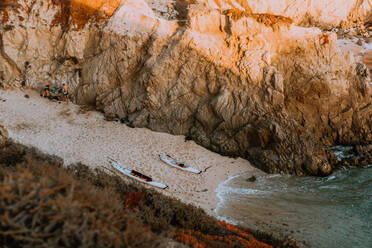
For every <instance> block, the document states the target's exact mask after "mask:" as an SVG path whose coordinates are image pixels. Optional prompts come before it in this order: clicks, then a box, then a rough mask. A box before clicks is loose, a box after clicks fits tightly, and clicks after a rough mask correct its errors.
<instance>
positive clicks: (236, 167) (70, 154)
mask: <svg viewBox="0 0 372 248" xmlns="http://www.w3.org/2000/svg"><path fill="white" fill-rule="evenodd" d="M25 94H28V95H29V98H26V97H25ZM0 123H2V124H3V125H4V126H5V127H6V128H7V129H8V131H9V134H10V137H11V138H13V139H14V140H15V141H16V142H19V143H21V144H25V145H29V146H34V147H36V148H38V149H40V150H41V151H42V152H44V153H47V154H51V155H56V156H59V157H61V158H63V159H64V163H65V165H69V164H72V163H77V162H82V163H84V164H86V165H88V166H90V167H92V168H95V167H100V166H108V164H107V161H106V160H105V158H104V155H109V156H111V157H113V158H115V159H116V160H118V161H119V162H120V163H121V164H122V165H123V166H125V167H127V168H132V169H135V170H138V171H140V172H143V173H145V174H147V175H150V176H152V177H153V179H154V180H157V181H161V182H163V183H165V184H167V185H168V186H169V188H168V189H166V190H159V191H161V192H163V193H164V194H166V195H169V196H172V197H176V198H178V199H180V200H182V201H183V202H186V203H192V204H194V205H196V206H199V207H201V208H203V209H205V210H206V211H207V212H208V213H209V214H214V212H213V210H214V209H215V207H216V205H217V203H218V198H217V196H216V192H215V189H216V188H217V186H218V184H219V183H221V182H223V181H224V180H226V179H227V178H228V177H229V176H232V175H234V174H237V173H242V172H248V173H249V174H261V173H262V172H261V171H259V170H258V169H256V168H254V167H253V166H252V165H251V164H250V163H249V162H248V161H246V160H243V159H241V158H238V159H234V158H228V157H224V156H221V155H219V154H216V153H213V152H211V151H208V150H207V149H205V148H203V147H201V146H199V145H197V144H195V142H193V141H187V142H185V138H184V136H173V135H169V134H165V133H158V132H153V131H150V130H148V129H143V128H130V127H127V126H126V125H124V124H121V123H120V122H113V121H106V120H105V119H104V116H103V114H101V113H99V112H96V111H86V110H84V109H82V108H81V107H80V106H77V105H74V104H72V103H69V104H67V103H65V102H60V103H59V102H52V101H49V100H47V99H44V98H41V97H40V96H39V95H38V94H37V92H35V91H32V90H26V91H20V90H1V91H0ZM158 154H169V155H171V156H172V157H174V158H177V159H179V160H181V161H184V162H186V163H188V164H189V165H191V166H193V167H195V168H197V169H199V170H202V171H204V170H205V169H207V168H208V169H207V170H206V172H203V173H202V174H200V175H197V174H192V173H187V172H183V171H181V170H177V169H176V168H172V167H170V166H168V165H166V164H164V163H163V162H161V161H160V160H159V158H158ZM123 180H132V179H128V178H126V177H123Z"/></svg>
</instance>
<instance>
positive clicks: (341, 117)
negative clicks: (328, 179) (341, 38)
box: [0, 0, 372, 175]
mask: <svg viewBox="0 0 372 248" xmlns="http://www.w3.org/2000/svg"><path fill="white" fill-rule="evenodd" d="M247 2H248V1H242V0H241V1H218V0H213V1H212V0H206V1H186V0H182V1H181V0H178V1H169V0H164V1H150V0H148V1H144V0H124V1H122V3H120V2H119V1H104V0H102V1H82V0H81V1H67V2H66V1H61V2H59V1H41V0H40V1H39V0H36V1H27V0H25V1H18V4H19V5H18V7H17V6H15V7H13V8H10V7H8V8H7V9H6V11H3V23H2V25H1V29H2V30H3V31H2V32H1V35H0V52H1V56H0V79H1V80H2V83H3V84H15V85H26V86H32V87H35V88H37V87H40V86H41V85H43V84H44V83H45V81H46V80H48V81H51V82H53V83H56V84H61V83H62V82H66V83H67V84H68V85H69V86H70V89H71V91H72V92H73V98H74V101H76V102H77V103H79V104H92V105H95V106H96V107H97V108H98V109H100V110H102V111H104V112H105V113H106V114H107V115H111V116H117V117H120V118H127V119H128V120H129V121H130V122H131V123H132V124H133V125H135V126H137V127H148V128H150V129H153V130H156V131H163V132H169V133H172V134H184V135H188V136H191V137H192V138H193V139H194V140H195V141H196V142H198V143H199V144H201V145H203V146H205V147H208V148H209V149H212V150H214V151H217V152H219V153H223V154H226V155H231V156H242V157H244V158H247V159H249V160H250V161H251V162H252V163H253V164H255V165H256V166H258V167H260V168H261V169H263V170H265V171H267V172H272V173H277V172H285V173H296V174H300V175H301V174H312V175H324V174H328V173H330V172H331V170H332V168H333V167H332V165H331V164H330V163H329V161H328V156H327V152H326V151H325V150H324V148H323V146H324V145H332V144H336V143H337V144H359V145H364V144H370V143H371V142H372V132H371V131H372V130H371V129H372V101H371V97H370V95H369V93H368V91H369V71H368V69H367V68H366V67H365V66H364V65H363V64H360V63H357V62H356V61H355V59H354V57H353V56H351V54H350V53H346V52H342V51H341V50H340V49H339V48H338V46H337V42H336V41H337V37H336V35H335V34H334V33H331V32H322V31H321V30H320V29H317V28H304V27H299V26H296V25H295V24H301V23H304V22H305V21H304V20H305V19H306V18H310V19H311V20H313V21H314V20H315V21H316V22H318V23H323V24H324V23H325V24H327V25H341V24H342V25H345V23H348V22H350V21H352V20H353V17H355V13H358V15H357V17H358V18H360V17H365V16H366V15H367V10H370V7H369V1H344V0H334V1H327V3H325V2H324V1H289V0H287V1H285V0H283V1H249V4H247ZM263 2H265V3H263ZM279 2H280V3H279ZM269 3H270V4H269ZM341 5H342V6H343V7H342V8H337V9H336V8H335V7H336V6H337V7H339V6H341ZM283 6H286V8H284V7H283ZM300 7H304V8H300ZM320 10H323V11H320ZM263 13H264V14H263ZM327 13H328V14H327ZM310 19H309V20H310Z"/></svg>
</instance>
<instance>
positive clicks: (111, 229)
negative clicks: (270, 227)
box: [0, 139, 297, 248]
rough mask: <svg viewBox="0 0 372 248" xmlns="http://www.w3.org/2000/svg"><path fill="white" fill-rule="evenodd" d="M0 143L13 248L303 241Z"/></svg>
mask: <svg viewBox="0 0 372 248" xmlns="http://www.w3.org/2000/svg"><path fill="white" fill-rule="evenodd" d="M1 144H2V145H1V147H0V243H1V244H3V245H5V246H6V247H34V246H40V247H44V246H49V247H50V246H53V247H56V246H64V247H92V246H95V247H166V246H167V244H169V243H175V244H177V243H178V244H179V245H181V243H183V244H185V245H187V246H189V247H265V248H266V247H296V246H297V244H296V242H295V241H294V240H292V239H285V240H284V239H283V240H280V239H276V238H274V237H272V236H271V235H268V234H265V233H262V232H259V231H253V230H248V229H243V228H241V227H237V226H233V225H229V224H227V223H225V222H222V221H217V220H216V219H215V218H213V217H210V216H208V215H206V214H205V212H204V211H203V210H202V209H200V208H196V207H194V206H192V205H187V204H184V203H181V202H180V201H179V200H175V199H172V198H170V197H167V196H164V195H162V194H160V193H158V192H156V191H154V190H152V189H147V188H144V187H142V186H140V185H138V184H134V183H127V182H125V181H123V180H122V179H121V178H120V177H119V176H116V175H109V174H107V173H105V172H104V171H102V170H100V169H96V170H94V171H93V170H91V169H89V168H88V167H87V166H85V165H83V164H76V165H72V166H69V167H67V168H66V167H64V166H63V161H62V159H60V158H57V157H53V156H48V155H44V154H42V153H40V152H39V151H38V150H36V149H34V148H29V147H26V146H23V145H20V144H16V143H14V142H12V141H11V140H9V139H6V140H5V141H4V142H2V143H1Z"/></svg>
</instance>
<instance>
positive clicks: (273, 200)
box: [216, 166, 372, 248]
mask: <svg viewBox="0 0 372 248" xmlns="http://www.w3.org/2000/svg"><path fill="white" fill-rule="evenodd" d="M249 176H250V175H247V174H241V175H236V176H234V177H231V178H229V179H228V180H227V181H225V182H224V183H222V184H220V185H219V187H218V189H217V195H218V197H219V198H220V203H219V205H218V207H217V209H216V213H217V215H218V216H219V217H220V219H223V220H227V221H229V222H231V223H235V224H240V225H242V226H246V227H250V228H254V229H259V230H262V231H266V232H272V233H274V234H276V235H278V234H279V235H283V236H292V237H294V238H295V239H296V240H297V241H299V242H301V243H302V244H303V245H304V247H314V248H321V247H330V248H331V247H337V248H343V247H345V248H346V247H347V248H350V247H358V248H371V247H372V166H369V167H366V168H348V169H343V170H339V171H337V172H334V173H333V174H332V175H330V176H328V177H323V178H319V177H298V176H284V175H265V176H257V180H256V181H255V182H249V181H248V180H247V178H249Z"/></svg>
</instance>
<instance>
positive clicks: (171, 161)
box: [159, 155, 201, 174]
mask: <svg viewBox="0 0 372 248" xmlns="http://www.w3.org/2000/svg"><path fill="white" fill-rule="evenodd" d="M159 158H160V159H161V160H162V161H163V162H164V163H166V164H168V165H170V166H173V167H176V168H177V169H180V170H184V171H189V172H193V173H197V174H200V173H201V171H200V170H197V169H195V168H193V167H191V166H189V165H187V164H184V163H181V162H179V161H177V160H174V159H173V158H171V157H169V156H163V155H159Z"/></svg>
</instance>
